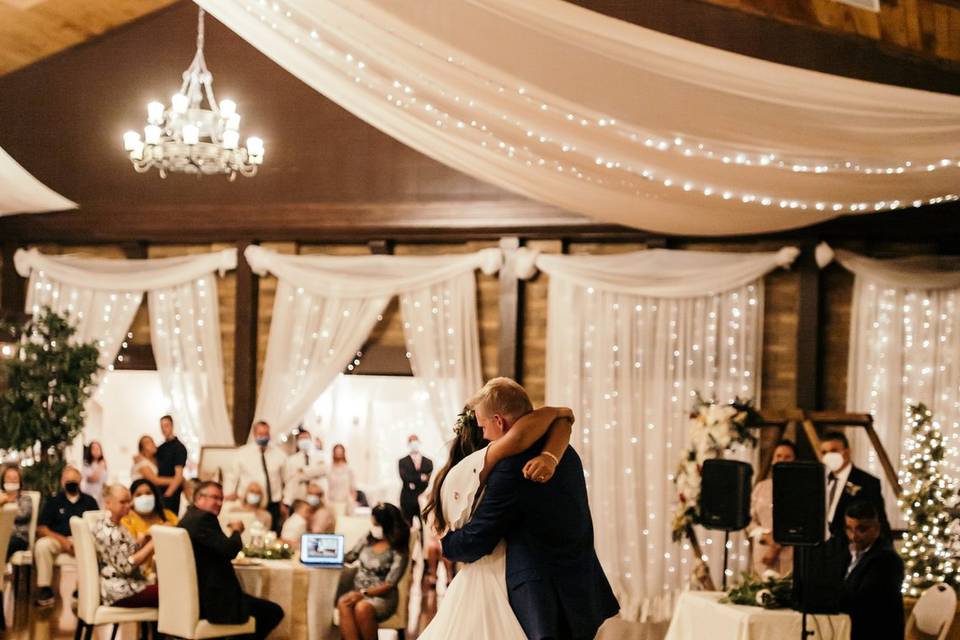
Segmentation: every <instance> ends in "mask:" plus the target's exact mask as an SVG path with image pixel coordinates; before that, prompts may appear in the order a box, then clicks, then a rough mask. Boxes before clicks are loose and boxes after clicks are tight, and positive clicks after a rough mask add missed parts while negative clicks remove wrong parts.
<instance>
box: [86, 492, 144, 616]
mask: <svg viewBox="0 0 960 640" xmlns="http://www.w3.org/2000/svg"><path fill="white" fill-rule="evenodd" d="M103 501H104V506H105V507H106V508H107V512H108V514H109V515H108V516H107V517H105V518H101V519H100V520H97V523H96V525H94V527H93V540H94V544H95V546H96V548H97V564H99V565H100V602H101V604H103V605H104V606H108V607H109V606H113V607H156V606H157V605H158V602H159V595H158V592H157V585H156V584H150V581H149V580H148V579H147V576H145V575H144V574H143V573H142V571H141V567H142V566H143V565H144V564H145V563H146V562H148V561H149V560H151V559H152V558H153V540H147V541H146V542H145V543H144V544H143V545H138V544H137V541H136V540H134V539H133V536H132V535H130V532H129V531H127V529H126V527H124V526H123V525H121V524H120V521H121V520H122V519H123V518H124V517H125V516H126V515H127V514H128V513H129V512H130V501H131V498H130V492H129V491H127V488H126V487H124V486H123V485H122V484H112V485H109V486H107V487H106V488H105V489H104V492H103Z"/></svg>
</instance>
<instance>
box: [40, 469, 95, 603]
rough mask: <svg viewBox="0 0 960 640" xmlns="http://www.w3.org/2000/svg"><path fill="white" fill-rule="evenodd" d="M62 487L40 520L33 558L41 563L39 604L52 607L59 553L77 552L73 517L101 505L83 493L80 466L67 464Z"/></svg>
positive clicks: (61, 481)
mask: <svg viewBox="0 0 960 640" xmlns="http://www.w3.org/2000/svg"><path fill="white" fill-rule="evenodd" d="M60 487H61V490H60V492H59V493H57V495H55V496H52V497H50V498H47V501H46V502H45V503H44V505H43V509H42V510H41V511H40V517H39V518H38V520H37V542H36V545H35V548H34V551H33V561H34V563H35V564H36V565H37V588H38V592H37V605H38V606H41V607H48V606H50V605H52V604H53V601H54V593H53V589H52V588H51V587H50V585H51V583H52V582H53V563H54V562H55V561H56V559H57V556H58V555H60V554H61V553H69V554H70V555H73V541H72V539H71V537H70V518H72V517H73V516H82V515H83V513H84V512H85V511H96V510H97V509H98V508H99V507H98V506H97V501H96V500H94V499H93V497H92V496H88V495H87V494H85V493H81V492H80V471H79V470H78V469H77V468H76V467H71V466H67V467H65V468H64V469H63V473H62V474H60Z"/></svg>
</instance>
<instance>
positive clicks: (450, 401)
mask: <svg viewBox="0 0 960 640" xmlns="http://www.w3.org/2000/svg"><path fill="white" fill-rule="evenodd" d="M400 313H401V315H402V317H403V333H404V336H405V337H406V341H407V352H408V353H409V354H410V368H411V369H412V370H413V375H414V376H415V377H416V378H418V379H419V380H421V381H422V382H423V384H425V385H426V387H427V392H428V393H429V394H430V400H431V408H432V410H433V417H434V420H435V421H436V424H437V425H438V427H439V429H440V430H441V433H443V434H445V435H449V434H450V432H451V430H452V428H453V423H454V418H455V417H456V415H457V414H458V413H459V412H460V411H461V410H462V409H463V404H464V402H465V401H466V400H467V399H469V398H470V396H472V395H473V394H474V393H476V392H477V391H478V390H479V389H480V387H481V386H482V385H483V379H482V377H481V374H480V371H481V365H480V342H479V333H478V329H477V294H476V278H475V276H474V274H473V272H472V271H465V272H463V273H461V274H460V275H458V276H455V277H452V278H449V279H447V280H444V281H443V282H439V283H437V284H433V285H430V286H426V287H420V288H418V289H410V290H407V291H404V292H403V293H401V295H400Z"/></svg>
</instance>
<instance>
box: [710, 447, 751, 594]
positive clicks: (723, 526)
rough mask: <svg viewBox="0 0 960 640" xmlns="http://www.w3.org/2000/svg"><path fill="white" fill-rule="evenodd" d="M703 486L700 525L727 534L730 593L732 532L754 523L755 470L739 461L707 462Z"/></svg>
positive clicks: (725, 539) (725, 553)
mask: <svg viewBox="0 0 960 640" xmlns="http://www.w3.org/2000/svg"><path fill="white" fill-rule="evenodd" d="M701 475H702V480H701V484H700V524H702V525H703V526H704V527H706V528H707V529H719V530H722V531H723V532H724V534H723V590H724V591H726V590H727V562H728V560H729V554H730V549H729V546H730V544H729V543H730V532H731V531H740V530H742V529H744V528H746V526H747V524H749V523H750V489H751V481H752V479H753V467H751V466H750V465H749V464H747V463H746V462H740V461H739V460H719V459H718V460H705V461H704V463H703V470H702V474H701Z"/></svg>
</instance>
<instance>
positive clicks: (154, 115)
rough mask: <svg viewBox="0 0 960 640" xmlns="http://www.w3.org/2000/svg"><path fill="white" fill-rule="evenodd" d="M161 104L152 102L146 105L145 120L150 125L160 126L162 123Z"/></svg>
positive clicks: (162, 108) (162, 109)
mask: <svg viewBox="0 0 960 640" xmlns="http://www.w3.org/2000/svg"><path fill="white" fill-rule="evenodd" d="M163 111H164V106H163V103H161V102H157V101H156V100H154V101H153V102H151V103H150V104H148V105H147V120H148V121H149V122H150V123H151V124H160V123H161V122H163Z"/></svg>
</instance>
